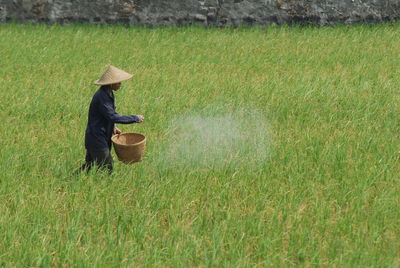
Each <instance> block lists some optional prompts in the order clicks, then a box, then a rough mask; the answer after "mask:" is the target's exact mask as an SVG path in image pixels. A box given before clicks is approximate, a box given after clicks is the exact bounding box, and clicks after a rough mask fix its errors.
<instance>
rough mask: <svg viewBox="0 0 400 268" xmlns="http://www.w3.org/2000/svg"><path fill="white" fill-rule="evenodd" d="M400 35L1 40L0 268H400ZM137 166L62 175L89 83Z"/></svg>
mask: <svg viewBox="0 0 400 268" xmlns="http://www.w3.org/2000/svg"><path fill="white" fill-rule="evenodd" d="M399 44H400V24H398V23H395V24H382V25H375V26H371V25H364V26H362V25H359V26H352V27H349V26H336V27H319V28H318V27H297V26H292V27H288V26H282V27H272V26H271V27H266V28H258V27H254V28H246V27H244V28H236V29H232V28H224V29H219V28H202V27H196V26H191V27H179V28H172V27H164V28H153V29H149V28H139V27H123V26H94V25H68V26H59V25H53V26H45V25H29V24H27V25H20V24H0V85H1V90H0V117H1V121H0V124H1V125H0V126H1V132H0V146H1V150H0V266H2V267H142V266H143V267H153V266H156V267H254V266H255V267H288V266H300V267H400V239H399V238H400V206H399V205H400V179H399V175H400V163H399V161H400V159H399V158H400V143H399V138H400V91H399V90H400V45H399ZM110 64H112V65H114V66H116V67H118V68H120V69H123V70H125V71H127V72H131V73H133V74H135V76H134V77H133V78H132V79H130V80H128V81H126V82H124V83H123V84H122V87H121V89H120V90H119V91H118V92H116V93H115V96H116V106H117V111H118V112H119V113H120V114H122V115H130V114H143V115H144V116H145V120H144V122H143V123H141V124H133V125H118V127H119V128H120V129H121V130H122V131H124V132H139V133H142V134H144V135H146V137H147V147H146V150H145V153H144V155H143V161H142V162H139V163H136V164H133V165H126V164H123V163H122V162H119V161H118V159H117V157H116V155H115V152H113V158H114V172H113V174H112V175H107V174H106V173H105V172H102V171H98V172H95V171H91V172H89V173H88V174H85V173H82V174H80V175H73V172H74V170H76V169H77V168H78V167H79V166H80V165H81V164H82V163H83V162H84V157H85V148H84V134H85V128H86V123H87V113H88V109H89V103H90V101H91V97H92V96H93V94H94V92H95V91H96V90H97V87H96V86H95V85H94V84H93V82H94V81H95V80H97V79H98V78H99V77H100V76H101V75H102V73H103V72H104V71H105V69H106V68H107V66H108V65H110Z"/></svg>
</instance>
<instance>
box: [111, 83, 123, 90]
mask: <svg viewBox="0 0 400 268" xmlns="http://www.w3.org/2000/svg"><path fill="white" fill-rule="evenodd" d="M120 87H121V83H115V84H111V85H110V89H111V91H117V90H118V89H120Z"/></svg>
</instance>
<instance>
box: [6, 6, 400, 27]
mask: <svg viewBox="0 0 400 268" xmlns="http://www.w3.org/2000/svg"><path fill="white" fill-rule="evenodd" d="M399 19H400V0H0V22H7V21H19V22H45V23H71V22H90V23H122V24H131V25H146V26H160V25H187V24H201V25H205V26H209V25H210V26H239V25H269V24H278V25H279V24H293V23H296V24H313V25H333V24H337V23H345V24H355V23H365V22H368V23H380V22H387V21H397V20H399Z"/></svg>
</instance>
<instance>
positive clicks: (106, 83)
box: [94, 74, 133, 86]
mask: <svg viewBox="0 0 400 268" xmlns="http://www.w3.org/2000/svg"><path fill="white" fill-rule="evenodd" d="M132 77H133V74H130V75H129V76H127V77H124V78H121V79H116V80H113V81H108V82H101V79H98V80H96V81H95V82H94V84H95V85H98V86H106V85H112V84H117V83H121V82H123V81H126V80H128V79H131V78H132Z"/></svg>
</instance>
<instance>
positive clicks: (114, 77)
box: [94, 65, 133, 86]
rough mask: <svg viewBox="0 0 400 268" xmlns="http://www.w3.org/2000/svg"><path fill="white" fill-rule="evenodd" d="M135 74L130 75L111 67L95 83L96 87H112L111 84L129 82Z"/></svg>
mask: <svg viewBox="0 0 400 268" xmlns="http://www.w3.org/2000/svg"><path fill="white" fill-rule="evenodd" d="M132 76H133V74H129V73H127V72H125V71H122V70H120V69H118V68H117V67H114V66H112V65H110V67H108V69H107V70H106V72H105V73H104V74H103V75H102V76H101V78H100V79H99V80H97V81H95V82H94V83H95V84H96V85H100V86H103V85H111V84H116V83H119V82H122V81H125V80H128V79H129V78H131V77H132Z"/></svg>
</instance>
